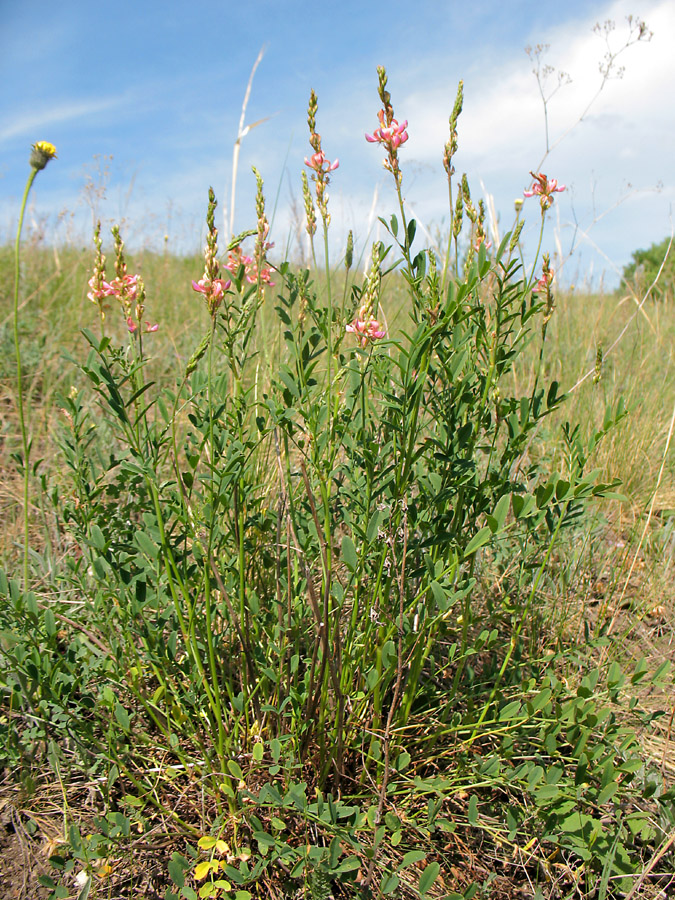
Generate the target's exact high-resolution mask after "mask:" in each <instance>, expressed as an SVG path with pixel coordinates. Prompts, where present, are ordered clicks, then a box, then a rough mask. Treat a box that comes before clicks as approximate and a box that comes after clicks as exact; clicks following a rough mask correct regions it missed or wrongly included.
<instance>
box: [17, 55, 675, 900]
mask: <svg viewBox="0 0 675 900" xmlns="http://www.w3.org/2000/svg"><path fill="white" fill-rule="evenodd" d="M379 98H380V103H381V108H380V111H379V113H378V122H379V124H378V127H377V128H376V129H375V130H374V131H373V133H372V134H369V135H367V136H366V137H367V140H368V141H369V142H370V143H373V144H375V145H376V148H377V149H378V150H379V151H380V152H384V154H385V167H386V168H387V169H388V171H389V172H390V173H391V179H392V183H393V188H394V194H393V196H394V202H395V204H396V205H397V210H396V212H395V214H394V215H392V216H391V217H390V218H388V219H386V220H382V225H383V227H384V229H385V230H386V234H387V239H386V240H385V241H384V242H376V243H375V244H373V246H372V248H371V250H370V263H369V267H368V270H367V273H366V274H365V276H364V277H363V279H360V278H359V277H358V276H357V274H356V273H355V271H354V268H353V252H354V249H353V242H352V238H351V235H350V236H349V240H348V243H347V247H346V250H345V253H344V257H343V259H342V260H340V264H339V265H334V264H333V263H332V262H331V260H330V258H329V247H330V242H329V228H330V212H329V196H328V186H329V183H330V181H331V179H332V178H334V177H337V175H336V174H335V173H336V170H337V168H338V163H337V161H335V162H331V161H330V160H329V159H328V158H327V157H326V156H325V154H324V150H323V148H322V142H321V137H320V134H319V132H318V130H317V124H316V119H317V115H318V108H317V100H316V97H315V96H314V94H312V96H311V99H310V104H309V115H308V121H309V129H310V145H311V151H312V153H311V155H310V156H309V157H308V158H307V160H305V162H306V168H307V170H308V172H309V176H310V177H309V178H307V177H305V178H304V201H305V211H306V227H307V231H308V234H309V238H310V241H311V248H312V257H313V267H312V268H311V269H310V270H299V271H298V270H296V269H294V267H293V266H292V265H291V264H290V263H288V262H282V263H279V264H276V265H273V264H272V262H271V261H270V257H269V253H270V249H271V244H270V242H269V239H268V238H269V227H268V223H267V217H266V213H265V199H264V191H263V182H262V178H261V177H260V175H259V174H258V173H255V175H256V178H257V185H258V191H257V202H256V220H257V221H256V223H255V227H254V228H253V229H251V231H250V232H248V233H244V234H243V235H239V236H237V237H234V238H232V239H231V240H230V241H229V242H228V243H227V246H226V248H225V251H224V253H222V254H221V253H220V249H219V246H218V232H217V229H216V227H215V210H216V198H215V196H214V195H213V192H210V194H209V203H208V212H207V226H208V236H207V245H206V249H205V255H204V270H203V273H202V274H201V276H199V273H195V277H196V280H194V281H193V283H192V290H193V291H194V300H195V302H199V303H202V304H203V336H202V338H201V341H199V340H195V341H194V345H193V347H192V349H191V351H190V353H191V355H190V356H189V358H186V359H185V360H184V361H183V363H182V366H181V369H180V371H179V372H178V373H176V372H175V371H174V373H173V376H172V378H171V379H170V380H169V379H167V378H164V379H162V381H161V382H159V383H158V382H156V381H155V380H154V379H153V378H151V377H150V375H149V373H150V372H151V371H152V367H153V361H152V355H153V341H155V340H156V339H157V337H158V335H157V327H158V326H157V325H156V324H155V321H154V319H153V318H152V317H150V316H148V313H146V306H150V300H149V299H147V298H146V290H145V286H144V284H143V280H142V278H141V277H140V276H139V275H138V274H131V273H130V272H129V271H128V267H127V262H126V260H125V251H124V245H123V242H122V237H121V235H120V232H119V230H118V229H114V241H115V261H114V276H113V275H112V274H111V272H110V271H109V270H107V268H106V260H105V257H104V255H103V252H102V237H101V235H100V230H99V229H97V231H96V234H95V245H96V258H95V265H94V271H93V275H92V277H91V279H90V281H89V298H90V300H92V301H93V302H94V303H95V304H96V306H97V309H98V311H99V319H100V328H98V329H90V330H85V331H84V332H83V334H84V338H85V340H86V343H87V348H88V351H87V355H86V358H85V359H77V358H75V357H73V358H72V360H71V364H72V366H73V367H75V368H76V369H77V370H78V371H79V377H78V379H77V380H76V381H75V382H74V386H73V388H72V390H70V392H69V393H67V394H66V395H65V396H63V397H62V400H61V404H62V410H63V423H64V424H63V427H62V428H61V431H60V445H61V454H62V455H61V460H60V463H59V468H60V472H59V473H58V478H57V477H54V478H53V479H52V480H49V479H46V480H45V481H44V483H43V489H44V490H45V491H47V492H48V496H49V501H50V503H51V504H52V507H53V509H54V514H55V517H56V521H57V522H58V533H59V539H60V541H61V542H62V546H63V547H64V548H66V551H67V552H66V553H65V556H64V559H63V563H62V564H60V565H59V566H58V567H54V568H53V569H51V570H50V571H49V572H47V573H45V572H40V571H38V570H39V559H40V557H39V554H35V556H34V560H35V565H34V569H33V573H32V576H31V575H30V574H29V575H27V576H26V577H24V578H17V577H11V576H10V575H9V574H7V573H5V572H2V573H1V574H0V595H1V596H2V607H1V612H0V620H1V626H0V628H1V632H0V648H1V649H0V653H1V656H2V663H3V665H2V674H1V675H0V684H1V687H2V703H3V716H2V719H1V720H0V729H1V731H0V733H1V734H2V749H1V750H0V753H2V756H3V759H4V761H5V764H7V765H13V766H20V769H21V771H22V772H23V773H24V778H26V777H27V775H26V773H31V772H32V773H35V772H36V771H37V769H39V767H40V766H41V765H43V764H48V765H49V766H51V768H52V771H54V772H55V773H58V774H59V778H60V779H65V782H66V783H68V781H69V780H75V781H76V780H77V779H78V778H85V779H86V780H87V782H88V783H89V784H91V785H94V793H95V795H96V797H97V800H98V803H99V807H100V810H99V812H100V815H99V818H98V820H97V823H96V827H95V829H94V831H95V833H94V834H93V836H92V835H91V834H89V835H88V836H87V835H86V834H83V833H81V831H80V829H79V827H78V823H77V820H76V817H74V816H73V814H72V813H71V812H70V807H69V806H68V807H67V814H66V813H64V819H67V821H64V835H63V843H62V846H61V849H60V850H59V851H58V852H57V853H56V854H55V855H54V856H53V865H54V867H55V868H54V871H53V872H52V873H51V874H50V875H47V876H44V877H43V880H42V883H43V885H44V886H45V887H46V888H47V889H48V891H50V892H51V896H52V897H65V896H69V894H68V888H67V887H64V885H68V884H71V882H69V881H68V878H69V877H70V876H71V875H73V874H74V873H75V870H76V869H81V870H82V872H83V873H84V874H83V881H82V882H81V884H83V885H84V886H83V887H82V895H83V896H88V895H89V892H90V890H92V889H93V890H98V891H99V893H98V894H97V895H98V896H108V895H107V894H106V890H107V889H108V888H107V887H106V883H108V882H109V880H110V879H111V878H112V877H114V873H115V866H116V865H117V864H118V863H116V860H118V859H119V856H120V854H123V853H124V852H128V851H129V848H130V847H132V846H133V841H132V837H133V835H134V834H135V833H138V834H140V835H145V834H146V833H147V832H150V831H151V830H152V829H153V828H155V827H156V826H155V825H154V823H155V822H157V821H161V822H162V823H164V827H165V828H166V829H168V830H170V831H171V832H172V833H174V834H175V833H178V834H180V835H182V836H183V839H184V843H183V845H182V846H181V847H180V848H179V849H177V850H176V851H175V852H174V853H173V856H171V859H170V860H168V863H167V865H168V868H167V871H168V874H169V876H170V879H171V882H170V884H169V885H168V887H166V894H165V896H166V897H167V898H169V900H176V898H186V900H193V898H195V897H200V898H205V897H214V898H216V897H218V898H235V900H250V898H251V897H254V896H255V897H262V896H276V897H282V896H288V897H290V896H301V895H302V896H308V897H312V898H314V900H316V898H327V897H330V896H336V897H337V896H343V897H350V896H353V897H357V896H358V897H363V898H365V897H371V896H378V897H379V896H385V895H389V896H401V897H404V896H405V897H408V896H410V897H420V896H421V897H426V896H429V897H441V896H444V897H448V898H455V900H460V898H466V900H470V898H472V897H490V896H495V897H496V896H502V894H499V893H498V881H499V878H504V877H508V878H513V877H515V876H514V873H515V872H519V873H520V875H519V876H518V877H519V878H520V879H521V881H523V882H524V883H527V882H528V881H529V883H530V885H531V886H532V894H531V896H538V897H544V896H551V897H553V896H556V897H558V896H560V897H562V896H573V895H579V896H588V897H591V896H593V897H595V896H597V897H598V898H601V897H602V898H605V897H618V896H624V895H625V894H626V893H628V892H629V891H630V890H631V888H632V887H633V886H634V885H635V884H636V879H637V878H638V877H639V875H640V872H641V871H642V867H643V863H642V860H643V858H644V854H645V853H646V852H648V850H647V849H646V848H649V847H650V846H651V847H653V846H654V844H655V842H657V841H658V840H660V839H661V836H662V835H663V834H665V833H666V832H667V830H668V828H671V829H672V827H673V796H672V791H671V793H670V794H669V793H668V792H667V791H666V790H665V787H664V785H663V782H662V780H661V779H660V778H659V777H658V775H657V773H655V772H652V771H651V770H650V769H649V768H648V766H646V764H645V762H644V760H643V759H642V757H641V756H640V754H639V752H638V750H639V748H638V742H637V736H636V732H637V729H639V728H640V727H641V726H644V725H647V724H648V723H649V721H650V719H651V717H652V715H654V714H652V713H647V712H645V711H644V710H643V709H642V708H641V706H640V705H639V704H638V703H637V700H636V698H635V697H633V696H632V694H631V691H630V687H631V685H635V684H638V683H641V682H644V681H646V680H649V679H650V678H656V679H659V678H662V677H664V675H665V667H664V668H662V670H661V671H659V672H657V673H656V674H655V675H653V674H652V675H649V674H648V673H647V668H646V666H645V665H644V664H640V665H639V666H638V668H637V669H636V670H635V671H634V672H632V673H631V674H629V675H626V674H624V673H623V672H622V671H621V669H620V668H619V667H618V666H617V665H616V664H613V665H611V666H609V667H607V666H604V667H603V666H597V665H593V664H590V663H589V659H591V658H592V655H588V654H584V653H583V652H581V650H580V649H579V648H574V647H572V648H570V647H565V646H563V645H561V644H558V645H554V644H552V643H551V642H550V641H547V638H546V635H545V633H544V629H543V627H542V623H543V622H544V621H545V617H544V615H543V604H544V597H545V594H546V585H547V582H548V580H549V579H551V578H554V577H555V574H554V569H555V561H556V555H557V552H558V549H559V547H560V543H561V540H562V538H563V536H564V535H565V534H567V533H570V531H572V530H573V529H575V528H580V527H582V523H583V521H584V519H583V513H584V510H585V508H586V506H587V505H588V504H589V503H592V502H594V501H595V500H596V499H597V498H603V497H604V498H612V497H617V496H618V495H617V493H616V491H617V484H616V483H615V482H613V481H609V482H607V481H605V482H603V481H601V480H600V479H599V475H598V472H597V471H593V470H591V469H590V468H589V457H590V456H591V454H592V452H593V450H594V449H595V447H596V446H597V445H598V444H599V443H600V442H601V441H602V440H603V438H604V436H605V434H606V433H608V432H610V431H611V430H612V429H613V428H614V426H615V425H616V423H617V422H618V421H619V420H621V419H622V418H623V416H624V414H625V413H624V409H623V407H622V405H621V404H619V405H618V406H616V407H612V408H608V409H607V410H606V413H605V415H604V418H603V419H602V420H601V421H599V422H597V423H596V424H594V426H593V427H592V428H591V430H590V432H589V431H588V429H587V428H586V427H584V428H582V427H581V426H580V424H579V423H574V422H565V424H564V425H563V427H562V428H560V429H559V430H558V434H559V440H558V441H557V442H553V443H551V442H550V441H549V440H547V442H546V444H545V445H544V443H543V441H542V439H541V436H542V434H543V433H546V434H547V435H548V436H550V433H551V430H552V426H550V425H549V421H550V419H551V417H552V415H553V414H554V413H555V415H556V420H560V417H561V415H563V414H564V408H565V401H566V397H565V392H564V390H563V389H561V387H560V385H559V384H558V383H557V382H556V381H549V380H548V378H547V365H546V358H547V357H546V353H547V330H548V323H549V321H550V319H551V317H552V316H554V315H555V304H554V272H553V269H552V266H551V263H550V260H549V257H548V255H546V254H545V253H544V254H543V255H542V235H543V229H544V223H545V220H546V216H547V213H548V210H549V209H550V207H551V205H552V204H553V202H554V195H555V193H556V192H559V191H562V190H564V187H563V186H562V185H559V184H558V183H557V182H556V181H555V180H554V179H550V178H548V177H547V176H546V175H545V174H542V173H533V181H532V188H531V190H530V191H528V192H526V196H528V197H531V198H532V199H530V200H529V201H527V202H529V203H530V204H532V205H533V206H534V207H535V209H536V214H537V215H538V217H539V219H540V223H541V229H540V235H539V247H538V248H537V251H536V254H535V257H534V258H533V259H532V260H531V262H530V263H529V265H527V266H526V265H525V262H524V256H523V253H522V249H521V245H520V235H521V230H522V225H523V219H522V218H521V215H522V212H521V208H520V207H519V208H518V212H517V215H516V219H515V222H514V227H513V229H512V230H511V231H509V232H508V233H507V234H506V235H505V236H504V238H503V240H501V241H500V243H499V245H498V246H495V245H492V244H491V242H490V240H489V236H488V233H487V227H486V224H485V209H484V206H483V203H482V202H479V203H478V204H477V205H476V204H475V203H474V201H473V200H472V197H471V193H470V188H469V184H468V180H467V178H466V176H464V177H462V178H461V179H459V180H456V179H455V178H454V175H455V170H454V167H453V157H454V154H455V152H456V150H457V140H458V138H457V121H458V118H459V115H460V113H461V109H462V89H461V85H460V89H459V91H458V95H457V101H456V103H455V107H454V110H453V112H452V115H451V117H450V134H449V139H448V143H447V144H446V147H445V150H444V156H443V162H444V166H445V170H446V173H447V183H448V188H449V197H450V212H451V219H450V234H449V239H448V243H447V247H446V248H445V252H444V253H443V254H441V255H438V254H437V253H435V252H434V251H431V250H427V249H424V248H422V249H418V250H414V249H413V248H414V246H417V243H418V242H416V235H417V231H416V223H415V221H414V220H412V219H409V218H408V217H407V215H406V209H405V206H404V203H403V195H402V184H403V170H402V167H401V161H400V155H401V153H402V151H403V150H404V149H405V143H406V141H407V138H408V135H407V130H406V129H407V122H402V123H400V122H399V120H398V119H397V118H396V117H395V113H394V108H393V106H392V101H391V97H390V94H389V92H388V90H387V77H386V73H385V72H384V70H383V69H380V70H379ZM521 206H522V204H521ZM248 239H252V242H253V246H252V249H251V250H250V254H251V255H248V254H247V253H245V252H244V250H243V249H242V244H243V243H244V241H246V240H248ZM187 287H188V289H189V285H187ZM394 292H396V293H401V292H404V293H405V296H406V301H405V304H404V312H405V322H403V323H402V324H401V325H400V327H397V329H396V330H394V328H393V327H390V326H389V325H388V318H389V317H390V313H391V310H390V308H389V305H388V304H389V298H390V297H391V296H392V294H393V293H394ZM156 314H157V308H155V309H154V310H152V315H156ZM398 321H399V322H400V321H401V317H399V319H398ZM159 327H160V328H161V327H162V323H161V322H160V324H159ZM121 335H123V338H121V337H120V336H121ZM533 346H534V348H535V352H534V359H535V361H536V366H535V371H534V373H533V377H532V378H531V379H530V380H529V381H528V382H527V383H525V386H523V384H524V382H523V379H517V380H516V379H514V378H513V377H512V376H513V371H514V366H515V365H516V363H517V362H518V361H519V360H520V359H521V358H522V354H523V353H524V352H525V350H526V349H527V350H528V352H531V351H532V347H533ZM517 384H520V386H521V390H520V391H518V390H517V389H516V385H517ZM585 424H586V423H584V425H585ZM26 534H28V528H27V527H26ZM30 559H31V557H30V555H29V550H28V548H26V556H25V560H24V565H25V566H27V565H28V561H29V560H30ZM589 640H590V637H589ZM594 640H595V641H596V645H597V646H602V644H603V640H604V639H603V638H602V636H600V637H595V638H594ZM66 793H67V792H66ZM649 798H651V799H652V801H654V798H657V807H658V811H657V812H655V811H654V807H653V806H649V805H648V803H647V801H648V799H649ZM477 846H483V847H486V848H491V849H490V850H489V852H490V853H493V852H496V853H497V854H498V856H499V857H500V858H501V860H502V862H500V863H496V864H495V865H494V866H492V867H490V866H486V865H482V864H481V863H480V862H479V861H478V860H477V858H476V857H475V855H474V853H475V848H476V847H477ZM125 848H126V850H125ZM472 848H473V849H472ZM495 879H497V881H495ZM85 889H86V892H87V893H86V894H84V891H85ZM64 891H65V893H64ZM575 892H576V894H575ZM92 896H93V895H92Z"/></svg>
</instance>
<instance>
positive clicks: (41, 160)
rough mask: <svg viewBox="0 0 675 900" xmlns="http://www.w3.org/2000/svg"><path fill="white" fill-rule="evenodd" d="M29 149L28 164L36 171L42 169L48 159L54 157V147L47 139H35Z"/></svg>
mask: <svg viewBox="0 0 675 900" xmlns="http://www.w3.org/2000/svg"><path fill="white" fill-rule="evenodd" d="M31 150H32V152H31V155H30V164H31V166H32V167H33V168H34V169H35V170H36V171H37V172H39V171H40V170H41V169H44V167H45V166H46V165H47V163H48V162H49V160H50V159H55V158H56V147H55V146H54V145H53V144H50V143H49V141H37V142H36V143H35V144H33V146H32V148H31Z"/></svg>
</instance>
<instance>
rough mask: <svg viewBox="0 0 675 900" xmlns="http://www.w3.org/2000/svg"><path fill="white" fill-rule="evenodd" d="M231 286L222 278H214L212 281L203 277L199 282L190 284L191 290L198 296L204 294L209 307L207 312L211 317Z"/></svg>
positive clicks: (229, 282)
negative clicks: (197, 293) (196, 292)
mask: <svg viewBox="0 0 675 900" xmlns="http://www.w3.org/2000/svg"><path fill="white" fill-rule="evenodd" d="M231 284H232V282H231V281H229V280H228V281H225V279H223V278H214V279H213V280H210V279H209V278H207V277H206V275H204V276H203V277H202V278H200V279H199V281H193V282H192V289H193V290H195V291H198V292H199V293H200V294H204V297H205V298H206V302H207V305H208V307H209V312H210V314H211V315H212V316H213V315H215V313H216V310H217V309H218V307H219V306H220V304H221V303H222V302H223V297H224V296H225V292H226V291H227V290H228V289H229V287H230V285H231Z"/></svg>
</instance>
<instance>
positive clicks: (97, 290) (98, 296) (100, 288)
mask: <svg viewBox="0 0 675 900" xmlns="http://www.w3.org/2000/svg"><path fill="white" fill-rule="evenodd" d="M89 287H90V288H91V290H90V291H89V292H88V293H87V297H88V298H89V300H91V302H92V303H99V302H100V301H101V300H103V299H104V298H105V297H111V296H112V295H113V294H114V293H115V288H114V287H113V286H112V285H111V284H108V282H107V281H103V280H101V281H100V283H99V278H97V276H96V275H92V276H91V278H90V279H89Z"/></svg>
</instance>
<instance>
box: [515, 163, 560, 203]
mask: <svg viewBox="0 0 675 900" xmlns="http://www.w3.org/2000/svg"><path fill="white" fill-rule="evenodd" d="M530 175H531V176H532V177H533V178H534V182H533V183H532V187H531V188H530V190H529V191H523V196H525V197H534V196H536V195H538V196H539V197H541V201H540V202H541V208H542V210H547V209H548V208H549V207H550V206H551V205H552V204H553V197H552V194H554V193H562V191H564V190H565V185H564V184H561V185H558V181H557V179H556V178H547V177H546V175H544V174H543V173H542V172H539V174H538V175H535V173H534V172H530Z"/></svg>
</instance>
